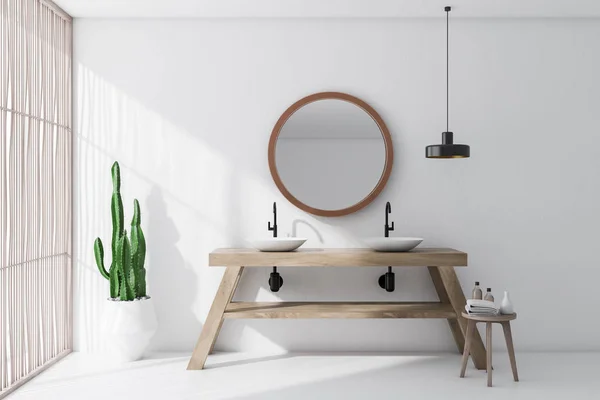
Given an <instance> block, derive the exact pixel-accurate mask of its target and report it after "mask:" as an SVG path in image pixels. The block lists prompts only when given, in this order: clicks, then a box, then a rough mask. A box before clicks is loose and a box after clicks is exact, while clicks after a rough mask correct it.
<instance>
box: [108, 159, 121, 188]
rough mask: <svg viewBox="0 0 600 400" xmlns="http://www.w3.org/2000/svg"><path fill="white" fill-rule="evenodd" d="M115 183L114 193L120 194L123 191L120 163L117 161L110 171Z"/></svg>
mask: <svg viewBox="0 0 600 400" xmlns="http://www.w3.org/2000/svg"><path fill="white" fill-rule="evenodd" d="M110 172H111V174H112V181H113V192H114V193H119V192H120V191H121V167H119V163H118V162H117V161H115V162H114V163H113V165H112V167H111V169H110Z"/></svg>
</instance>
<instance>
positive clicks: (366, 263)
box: [208, 247, 467, 267]
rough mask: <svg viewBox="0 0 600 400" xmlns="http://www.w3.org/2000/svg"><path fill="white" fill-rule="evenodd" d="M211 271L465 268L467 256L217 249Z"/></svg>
mask: <svg viewBox="0 0 600 400" xmlns="http://www.w3.org/2000/svg"><path fill="white" fill-rule="evenodd" d="M208 265H209V266H211V267H239V266H242V267H268V266H277V267H381V266H393V267H402V266H413V267H427V266H436V267H442V266H452V267H466V266H467V253H464V252H462V251H458V250H454V249H445V248H426V247H424V248H417V249H414V250H411V251H407V252H397V253H391V252H377V251H373V250H371V249H355V248H351V249H299V250H296V251H290V252H262V251H258V250H256V249H229V248H228V249H216V250H214V251H213V252H212V253H210V254H209V264H208Z"/></svg>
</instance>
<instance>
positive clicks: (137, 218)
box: [131, 199, 146, 297]
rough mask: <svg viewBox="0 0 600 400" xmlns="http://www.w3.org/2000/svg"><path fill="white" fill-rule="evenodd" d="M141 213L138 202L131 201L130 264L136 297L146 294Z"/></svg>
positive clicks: (144, 248) (144, 252) (144, 243)
mask: <svg viewBox="0 0 600 400" xmlns="http://www.w3.org/2000/svg"><path fill="white" fill-rule="evenodd" d="M140 222H141V213H140V204H139V202H138V201H137V199H136V200H134V201H133V219H132V220H131V266H132V268H133V273H134V275H135V280H136V282H135V283H136V291H137V296H138V297H145V296H146V270H145V269H144V262H145V260H146V239H145V238H144V233H143V232H142V228H141V226H140Z"/></svg>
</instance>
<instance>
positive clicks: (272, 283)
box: [267, 202, 283, 292]
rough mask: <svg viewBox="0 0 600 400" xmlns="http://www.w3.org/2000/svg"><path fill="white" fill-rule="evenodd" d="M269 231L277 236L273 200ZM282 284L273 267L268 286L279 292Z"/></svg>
mask: <svg viewBox="0 0 600 400" xmlns="http://www.w3.org/2000/svg"><path fill="white" fill-rule="evenodd" d="M267 228H269V230H270V231H273V237H275V238H276V237H277V203H276V202H273V226H271V221H269V224H268V225H267ZM282 285H283V278H282V277H281V275H279V272H277V267H276V266H274V267H273V272H271V274H270V275H269V288H270V289H271V291H272V292H279V289H281V286H282Z"/></svg>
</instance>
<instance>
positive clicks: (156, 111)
mask: <svg viewBox="0 0 600 400" xmlns="http://www.w3.org/2000/svg"><path fill="white" fill-rule="evenodd" d="M444 29H445V28H444V25H443V22H442V21H441V20H394V19H379V20H366V19H365V20H360V19H353V20H301V19H300V20H277V19H272V20H245V19H237V20H235V19H233V20H168V21H167V20H142V21H141V20H137V21H134V20H85V19H83V20H77V21H76V22H75V49H74V52H75V68H76V71H75V72H76V136H77V141H76V163H75V171H76V182H75V184H76V220H75V239H76V242H75V244H76V263H75V266H76V276H75V326H76V344H77V349H79V350H94V349H95V348H96V347H97V344H98V343H99V341H100V340H101V339H102V338H101V337H100V335H99V334H98V333H97V320H98V319H99V313H100V311H101V308H102V304H103V302H104V298H105V297H106V296H107V294H108V286H107V283H106V281H104V280H103V279H102V278H101V277H100V275H99V274H98V273H97V271H96V269H95V266H94V262H93V254H92V243H93V240H94V238H95V237H96V236H97V235H100V236H101V237H102V238H104V240H105V241H108V240H109V237H110V206H109V205H110V193H111V183H110V165H111V163H112V162H113V160H119V161H120V162H121V166H122V175H123V176H122V177H123V186H122V192H123V196H124V202H125V206H126V219H127V220H128V222H129V219H130V218H131V215H132V201H133V198H134V196H135V197H137V198H138V199H139V200H140V203H141V207H142V213H143V219H142V225H143V228H144V230H145V233H146V237H147V240H148V269H149V272H148V276H149V290H150V294H151V295H152V296H153V298H154V299H155V300H156V304H157V309H158V316H159V320H160V329H159V332H158V334H157V336H156V338H155V340H154V343H153V345H154V347H155V348H156V349H179V350H186V351H187V350H191V348H192V347H193V344H194V343H195V340H196V337H197V335H198V334H199V332H200V329H201V327H202V322H203V321H204V319H205V317H206V315H207V313H208V309H209V307H210V304H211V300H212V298H213V295H214V294H215V291H216V289H217V286H218V283H219V280H220V277H221V274H222V272H223V270H222V269H220V268H207V266H206V265H207V254H208V252H210V251H211V250H212V249H214V248H216V247H222V246H240V245H243V244H244V241H243V239H244V238H247V237H252V236H257V235H265V234H266V232H265V230H266V226H267V221H268V220H269V219H270V218H271V203H272V202H273V201H277V202H278V206H279V210H280V214H279V217H280V231H281V232H282V233H285V232H289V231H292V229H293V228H292V226H294V227H295V230H296V233H297V234H298V235H302V236H307V237H309V238H310V239H309V241H308V243H307V246H312V247H318V246H329V247H338V246H357V245H359V240H358V238H360V237H361V236H369V235H380V234H382V230H383V218H384V204H385V202H386V201H388V200H389V201H391V202H392V204H393V213H392V219H393V220H395V221H396V232H394V233H395V234H396V235H405V236H406V235H410V236H422V237H425V238H426V241H425V243H424V245H425V246H451V247H455V248H458V249H461V250H464V251H467V252H468V253H469V260H470V266H469V267H468V268H463V269H460V270H459V271H458V273H459V277H460V280H461V282H462V285H463V288H464V290H465V291H469V290H470V289H471V287H472V284H473V281H475V280H480V281H481V282H482V284H483V285H484V286H491V287H493V289H494V291H495V292H496V293H497V295H498V296H500V294H501V291H502V290H504V289H505V288H506V289H509V290H510V291H511V294H512V297H513V301H514V303H515V305H516V308H517V311H518V312H519V320H518V321H516V323H515V324H514V328H513V329H514V335H515V341H516V346H517V347H518V348H519V349H527V350H541V349H547V350H583V349H596V350H598V349H600V342H599V341H598V337H600V328H599V324H598V322H597V320H596V319H595V318H594V315H595V314H597V312H596V311H595V310H594V309H593V308H592V304H595V302H596V301H597V298H598V295H597V293H598V281H600V269H599V268H598V265H597V264H598V263H597V257H596V253H597V250H596V249H597V248H598V240H599V236H600V235H599V234H598V227H599V226H600V213H599V212H598V204H599V200H600V193H599V190H598V170H599V168H600V159H599V158H598V156H597V149H598V148H599V146H600V114H599V110H600V76H599V74H598V71H600V42H598V38H599V37H600V21H599V20H552V21H550V20H500V19H490V20H468V21H467V20H455V21H454V22H453V26H452V31H451V35H452V37H451V40H452V54H451V60H452V64H451V76H452V106H451V109H452V115H451V129H452V130H453V131H454V132H455V138H456V140H457V142H463V143H468V144H470V145H471V151H472V157H471V158H470V159H468V160H460V161H447V160H441V161H436V160H426V159H425V157H424V152H425V150H424V148H425V146H426V145H428V144H432V143H438V142H439V140H440V133H441V132H442V131H443V130H445V129H444V128H445V115H444V113H445V104H444V100H445V93H444V77H445V74H444V62H445V54H444V44H445V39H444ZM324 90H335V91H342V92H347V93H350V94H352V95H355V96H357V97H359V98H361V99H363V100H365V101H366V102H368V103H369V104H370V105H371V106H373V107H374V108H375V109H376V110H377V111H378V112H379V113H380V114H381V116H382V117H383V119H384V120H385V122H386V123H387V125H388V127H389V129H390V131H391V133H392V136H393V140H394V146H395V152H396V161H395V165H394V170H393V173H392V176H391V180H390V182H389V184H388V185H387V188H386V189H385V190H384V191H383V193H382V194H381V196H380V197H379V198H378V199H376V201H375V202H374V203H373V204H372V205H371V206H369V207H368V208H366V209H364V210H362V211H361V212H359V213H357V214H355V215H351V216H348V217H343V218H333V219H326V218H317V217H314V216H311V215H307V214H305V213H303V212H301V211H299V210H297V209H296V208H294V207H293V206H292V205H290V204H289V203H287V201H285V199H284V198H283V196H282V195H281V194H279V193H278V191H277V189H276V187H275V185H274V183H273V181H272V179H271V176H270V174H269V171H268V165H267V143H268V139H269V135H270V132H271V129H272V128H273V125H274V124H275V122H276V121H277V119H278V117H279V116H280V114H281V113H282V112H283V111H284V110H285V109H286V108H287V107H288V106H289V105H290V104H292V103H293V102H294V101H296V100H298V99H299V98H301V97H303V96H305V95H308V94H310V93H313V92H318V91H324ZM269 272H270V271H269V270H268V269H266V268H265V269H250V270H248V271H246V272H245V273H244V274H245V275H244V277H243V279H242V283H241V289H240V292H239V294H238V295H237V296H236V297H237V299H238V300H240V299H247V300H254V299H258V300H269V299H277V298H281V299H284V300H309V299H312V300H317V299H320V300H342V299H345V300H435V299H436V297H435V294H434V290H433V286H432V284H431V283H430V281H429V277H428V275H427V272H426V271H425V270H423V269H419V268H406V269H400V268H397V269H396V272H397V275H396V277H397V283H396V292H394V293H393V294H387V293H386V292H384V291H383V290H381V289H380V288H379V287H378V286H377V278H378V276H379V275H380V274H381V273H382V272H385V271H384V270H383V269H379V268H360V269H359V268H355V269H352V268H349V269H342V270H340V269H335V271H334V270H331V269H330V270H328V269H311V270H306V269H302V270H294V269H289V270H288V269H286V270H284V271H283V277H284V279H285V285H284V287H283V289H282V290H281V292H280V293H279V294H277V295H275V294H272V293H270V292H269V291H268V286H267V279H268V274H269ZM497 343H498V345H499V346H500V347H502V348H503V344H502V343H500V341H497ZM217 346H218V348H221V349H244V350H260V351H263V350H265V351H266V350H272V349H280V348H281V349H290V350H452V349H453V346H454V344H453V341H452V337H451V334H450V331H449V330H448V328H447V324H446V322H445V321H441V320H440V321H432V320H398V321H395V320H350V321H336V320H313V321H311V320H294V321H289V320H288V321H286V320H279V321H277V320H259V321H250V320H249V321H235V322H231V321H228V322H226V323H225V325H224V328H223V331H222V335H221V337H220V339H219V341H218V344H217Z"/></svg>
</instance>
